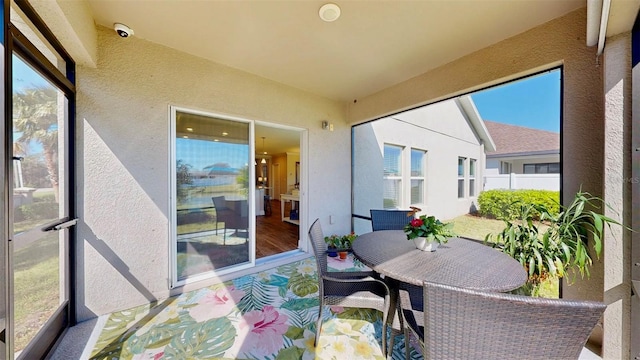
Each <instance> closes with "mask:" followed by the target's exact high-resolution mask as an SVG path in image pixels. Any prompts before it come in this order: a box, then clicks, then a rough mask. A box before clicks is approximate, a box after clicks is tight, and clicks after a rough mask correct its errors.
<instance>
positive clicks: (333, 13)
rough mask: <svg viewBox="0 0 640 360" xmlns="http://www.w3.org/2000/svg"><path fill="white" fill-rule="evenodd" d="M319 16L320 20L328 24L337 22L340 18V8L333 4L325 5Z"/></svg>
mask: <svg viewBox="0 0 640 360" xmlns="http://www.w3.org/2000/svg"><path fill="white" fill-rule="evenodd" d="M318 14H320V19H322V20H324V21H326V22H332V21H336V20H338V18H339V17H340V7H339V6H338V5H336V4H331V3H329V4H324V5H322V7H321V8H320V11H319V12H318Z"/></svg>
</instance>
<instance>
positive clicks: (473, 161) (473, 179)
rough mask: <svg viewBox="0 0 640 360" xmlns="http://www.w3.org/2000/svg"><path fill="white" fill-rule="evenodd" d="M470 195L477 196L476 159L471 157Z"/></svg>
mask: <svg viewBox="0 0 640 360" xmlns="http://www.w3.org/2000/svg"><path fill="white" fill-rule="evenodd" d="M469 196H476V159H469Z"/></svg>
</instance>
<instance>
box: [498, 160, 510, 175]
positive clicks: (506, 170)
mask: <svg viewBox="0 0 640 360" xmlns="http://www.w3.org/2000/svg"><path fill="white" fill-rule="evenodd" d="M500 174H511V163H510V162H506V161H500Z"/></svg>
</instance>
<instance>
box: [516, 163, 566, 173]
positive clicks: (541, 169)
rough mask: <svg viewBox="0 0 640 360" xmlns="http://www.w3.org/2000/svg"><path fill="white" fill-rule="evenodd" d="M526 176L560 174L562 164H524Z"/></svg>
mask: <svg viewBox="0 0 640 360" xmlns="http://www.w3.org/2000/svg"><path fill="white" fill-rule="evenodd" d="M522 170H523V173H525V174H560V163H540V164H524V166H523V169H522Z"/></svg>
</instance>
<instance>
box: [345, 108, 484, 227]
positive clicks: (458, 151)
mask: <svg viewBox="0 0 640 360" xmlns="http://www.w3.org/2000/svg"><path fill="white" fill-rule="evenodd" d="M354 138H355V140H354V145H355V147H354V154H355V156H354V167H355V172H354V189H353V191H354V213H355V214H358V215H362V216H369V210H370V209H382V208H383V202H382V198H383V183H382V169H383V166H384V165H383V160H384V144H390V145H397V146H402V147H404V148H405V149H406V151H404V155H406V156H404V155H403V156H404V159H403V162H404V165H405V166H404V168H403V175H407V177H406V179H403V182H406V181H409V180H408V174H409V173H410V149H411V148H414V149H419V150H425V151H426V152H427V154H426V163H427V165H426V169H425V170H426V178H425V182H426V191H425V200H426V203H410V197H409V196H410V194H409V193H408V192H406V193H405V194H404V195H405V196H404V197H403V202H402V206H401V207H400V208H401V209H408V208H409V206H410V205H412V206H417V207H419V208H421V209H422V210H423V212H424V213H427V214H429V215H435V216H436V217H438V218H440V219H443V220H445V219H447V220H448V219H452V218H454V217H457V216H459V215H463V214H467V213H469V209H470V208H471V206H472V204H475V200H476V197H477V194H478V192H479V191H480V189H481V188H482V184H481V182H482V180H481V179H482V173H483V172H482V164H483V159H484V151H483V146H482V145H481V144H480V140H478V137H477V136H476V134H475V132H474V131H473V129H472V128H471V126H470V125H469V123H468V121H467V119H466V118H465V116H464V115H463V113H462V112H461V109H460V108H459V106H458V105H457V103H456V102H455V101H454V100H447V101H444V102H440V103H437V104H433V105H430V106H426V107H421V108H418V109H414V110H411V111H407V112H403V113H400V114H396V115H393V116H391V117H387V118H384V119H380V120H376V121H373V122H370V123H367V124H363V125H360V126H358V127H356V135H355V137H354ZM458 157H464V158H467V159H475V160H476V171H477V172H476V196H473V197H468V196H467V197H465V198H462V199H459V198H458ZM403 187H405V188H406V184H405V186H403ZM467 187H468V185H467V186H466V188H467ZM475 205H476V206H477V204H475ZM358 224H360V223H359V222H358ZM360 227H363V229H356V230H358V231H360V232H364V231H365V230H367V229H368V230H369V231H370V229H371V228H370V226H368V227H367V226H365V224H364V223H363V224H361V226H360Z"/></svg>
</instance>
